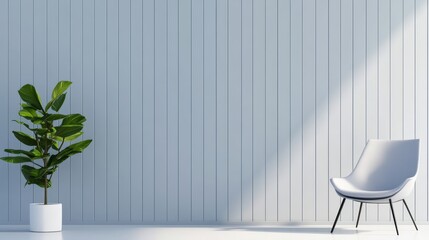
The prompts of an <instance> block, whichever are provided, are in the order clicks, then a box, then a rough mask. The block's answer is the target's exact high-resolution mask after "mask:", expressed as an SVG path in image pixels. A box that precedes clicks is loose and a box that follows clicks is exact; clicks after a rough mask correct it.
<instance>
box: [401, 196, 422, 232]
mask: <svg viewBox="0 0 429 240" xmlns="http://www.w3.org/2000/svg"><path fill="white" fill-rule="evenodd" d="M402 202H404V205H405V207H406V208H407V211H408V214H410V218H411V220H412V221H413V224H414V227H416V230H417V231H418V230H419V229H418V228H417V225H416V222H414V218H413V216H412V215H411V211H410V209H409V208H408V205H407V203H406V202H405V199H402Z"/></svg>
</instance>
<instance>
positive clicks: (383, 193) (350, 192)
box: [331, 178, 400, 200]
mask: <svg viewBox="0 0 429 240" xmlns="http://www.w3.org/2000/svg"><path fill="white" fill-rule="evenodd" d="M331 183H332V186H333V187H334V189H335V191H337V193H339V194H340V195H342V196H344V197H348V198H353V199H362V200H375V199H387V198H390V197H391V196H393V195H395V194H396V193H397V192H398V191H399V190H400V188H399V189H398V188H394V189H389V190H376V191H374V190H365V189H361V188H359V187H357V186H356V185H355V184H353V183H352V182H350V181H349V180H348V179H347V178H331Z"/></svg>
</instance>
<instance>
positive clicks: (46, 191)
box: [44, 176, 48, 205]
mask: <svg viewBox="0 0 429 240" xmlns="http://www.w3.org/2000/svg"><path fill="white" fill-rule="evenodd" d="M44 204H45V205H47V204H48V177H47V176H45V201H44Z"/></svg>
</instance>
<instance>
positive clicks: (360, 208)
mask: <svg viewBox="0 0 429 240" xmlns="http://www.w3.org/2000/svg"><path fill="white" fill-rule="evenodd" d="M362 204H363V202H361V203H360V207H359V213H358V217H357V221H356V228H357V227H358V225H359V219H360V213H361V211H362Z"/></svg>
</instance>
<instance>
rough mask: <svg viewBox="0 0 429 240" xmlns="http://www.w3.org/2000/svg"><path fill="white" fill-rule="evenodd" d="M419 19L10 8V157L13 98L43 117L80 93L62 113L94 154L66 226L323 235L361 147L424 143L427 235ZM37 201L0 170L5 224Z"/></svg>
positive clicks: (64, 3) (6, 3)
mask: <svg viewBox="0 0 429 240" xmlns="http://www.w3.org/2000/svg"><path fill="white" fill-rule="evenodd" d="M427 16H428V14H427V1H426V0H415V1H408V0H391V1H389V0H379V1H370V0H341V1H340V0H302V1H301V0H266V1H265V0H143V1H141V0H59V1H58V0H36V1H33V0H0V84H1V85H0V112H1V114H0V148H1V149H3V148H6V147H9V148H19V147H20V144H19V142H17V141H16V140H15V139H14V138H13V136H12V135H11V133H10V132H11V131H12V130H14V129H18V128H19V126H17V125H16V124H14V123H13V122H11V120H12V119H16V117H17V112H18V108H19V97H18V94H17V90H18V89H19V87H20V86H21V85H23V84H26V83H32V84H34V85H36V87H37V89H38V90H39V91H40V93H41V96H42V99H43V101H44V102H46V100H47V99H48V97H49V94H50V91H51V90H52V88H53V87H54V86H55V84H56V82H57V81H58V80H60V79H70V80H72V81H73V86H72V88H71V90H70V92H69V94H68V98H67V102H66V104H65V106H64V109H63V111H64V112H80V113H83V114H84V115H85V116H87V119H88V122H87V124H86V132H85V136H84V138H92V139H94V142H93V144H92V145H91V146H90V148H89V149H88V150H87V151H85V153H84V154H83V155H80V156H76V157H73V158H72V159H71V160H70V161H67V162H65V163H64V164H63V165H62V166H61V168H60V170H59V172H58V174H56V175H55V176H54V179H53V181H54V185H53V187H52V189H50V191H49V196H50V201H52V202H58V201H59V202H61V203H63V216H64V222H65V223H78V224H80V223H118V222H121V223H130V222H133V223H142V222H143V223H171V224H174V223H190V222H192V223H213V222H220V223H225V222H304V223H313V222H328V221H332V220H333V218H334V217H335V214H336V211H337V208H338V205H339V200H340V199H339V197H338V196H337V195H336V194H335V192H334V191H333V190H332V189H331V188H330V186H329V184H328V179H329V177H333V176H335V177H337V176H344V175H347V174H348V173H349V172H350V171H351V170H352V168H353V166H354V165H355V164H356V162H357V161H358V158H359V155H360V152H361V151H362V148H363V147H364V145H365V142H366V140H367V139H368V138H391V139H402V138H420V139H421V166H420V177H419V179H418V181H417V186H416V191H415V193H414V194H413V195H412V196H411V197H410V199H409V200H408V202H409V205H410V206H411V208H412V211H413V212H414V213H415V214H416V218H417V221H419V222H427V221H428V217H429V216H428V203H429V202H428V174H427V173H428V164H427V157H428V154H427V144H428V142H427V137H428V136H427V135H428V115H427V114H428V97H427V95H428V91H427V90H428V83H427V69H428V60H427V57H428V54H427V52H428V48H427V29H428V28H427V26H428V18H427ZM41 200H42V190H41V189H39V188H37V187H33V186H27V187H25V188H24V179H23V178H22V177H21V174H20V166H19V165H7V164H6V163H3V162H1V163H0V224H13V223H28V204H29V203H30V202H39V201H41ZM357 207H358V205H352V204H350V203H347V204H346V205H345V207H344V210H343V214H342V220H343V221H346V222H347V221H348V222H350V221H352V220H354V219H355V216H356V213H357ZM397 208H398V209H397V213H398V215H399V219H400V220H401V221H409V219H408V217H407V216H406V215H405V214H403V209H401V208H402V207H400V206H399V205H398V206H397ZM364 214H365V216H363V217H362V221H367V222H376V221H378V220H380V221H381V222H383V221H384V222H387V221H389V209H388V207H387V206H379V207H377V206H376V205H371V206H368V207H365V210H364Z"/></svg>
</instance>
